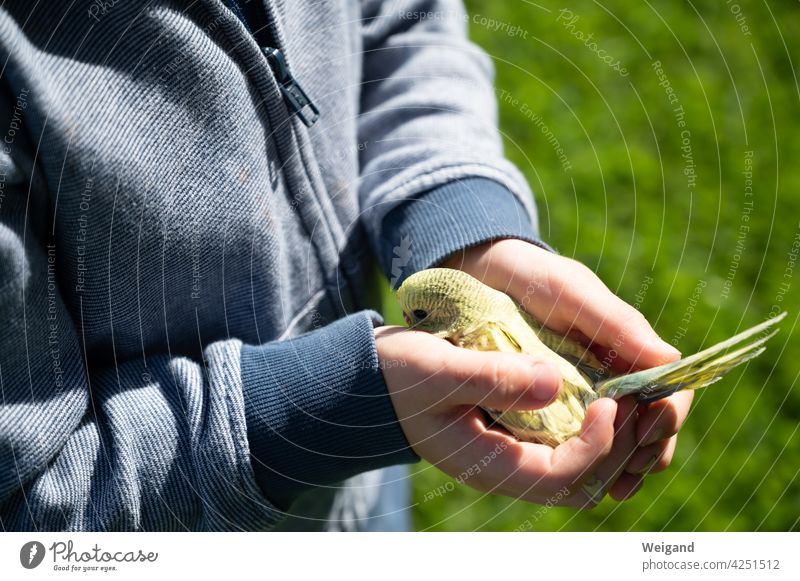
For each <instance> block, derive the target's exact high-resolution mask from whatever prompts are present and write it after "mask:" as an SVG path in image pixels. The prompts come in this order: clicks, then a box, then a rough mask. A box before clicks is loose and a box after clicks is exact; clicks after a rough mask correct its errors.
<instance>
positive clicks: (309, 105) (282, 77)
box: [223, 0, 319, 127]
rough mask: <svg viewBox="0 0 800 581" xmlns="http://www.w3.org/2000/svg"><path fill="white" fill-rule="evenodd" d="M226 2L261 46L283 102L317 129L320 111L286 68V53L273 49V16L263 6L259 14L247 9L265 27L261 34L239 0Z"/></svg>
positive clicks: (260, 29)
mask: <svg viewBox="0 0 800 581" xmlns="http://www.w3.org/2000/svg"><path fill="white" fill-rule="evenodd" d="M249 1H251V2H252V1H254V0H249ZM223 2H224V3H225V5H226V6H227V7H228V8H229V9H230V10H231V11H232V12H233V13H234V14H235V15H236V17H237V18H238V19H239V20H240V21H241V22H242V24H244V27H245V28H246V29H247V32H249V33H250V36H252V37H253V38H254V39H255V40H256V42H258V43H259V45H260V47H261V52H262V53H264V56H265V57H267V63H269V67H270V68H271V69H272V73H273V74H274V75H275V78H276V80H277V81H278V86H279V87H280V90H281V94H282V95H283V101H284V103H285V104H286V107H287V109H289V112H290V113H291V114H293V115H297V116H298V117H299V118H300V120H301V121H302V122H303V124H304V125H305V126H306V127H311V126H312V125H314V123H316V122H317V119H319V109H318V108H317V106H316V105H315V104H314V102H313V101H312V100H311V99H310V98H309V96H308V94H306V92H305V91H304V90H303V87H302V86H301V85H300V83H299V81H298V80H297V79H296V78H295V77H294V75H292V73H291V71H290V70H289V66H288V65H287V64H286V57H285V56H284V55H283V52H281V50H280V49H279V48H273V46H270V45H277V44H278V42H277V39H276V38H275V34H274V33H273V31H272V29H271V26H270V23H269V16H270V15H269V14H268V13H267V12H268V10H267V9H266V8H265V7H264V6H263V5H262V6H261V11H260V12H259V11H258V8H257V7H255V5H248V7H249V9H250V11H249V12H248V14H249V15H250V16H251V17H252V18H253V19H254V20H255V25H256V26H258V25H260V24H263V26H261V27H259V30H258V31H254V30H253V26H252V25H251V24H252V23H251V22H249V20H248V18H247V15H246V14H245V13H244V12H243V11H242V7H241V6H240V5H239V0H223Z"/></svg>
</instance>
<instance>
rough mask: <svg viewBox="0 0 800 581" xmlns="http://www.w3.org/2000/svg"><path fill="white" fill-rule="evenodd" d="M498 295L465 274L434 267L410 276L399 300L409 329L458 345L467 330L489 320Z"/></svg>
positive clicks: (401, 290) (403, 285) (399, 295)
mask: <svg viewBox="0 0 800 581" xmlns="http://www.w3.org/2000/svg"><path fill="white" fill-rule="evenodd" d="M496 294H497V291H495V290H494V289H492V288H490V287H488V286H486V285H484V284H483V283H482V282H480V281H479V280H477V279H475V278H473V277H471V276H470V275H468V274H466V273H465V272H461V271H460V270H452V269H449V268H431V269H428V270H423V271H420V272H417V273H416V274H412V275H411V276H409V277H408V278H407V279H406V280H405V282H403V284H402V286H401V287H400V288H399V289H398V291H397V300H398V301H399V302H400V307H401V308H402V309H403V317H404V318H405V320H406V323H408V325H409V327H412V328H414V329H417V330H420V331H426V332H428V333H433V334H434V335H437V336H439V337H442V338H444V339H448V340H450V341H452V342H455V343H457V342H458V337H459V336H460V335H462V334H463V333H464V332H465V331H467V330H468V329H472V328H474V327H475V326H476V325H479V324H480V323H481V322H483V321H486V320H487V318H488V313H489V311H490V309H491V308H492V305H493V304H494V303H495V302H496V297H495V295H496ZM506 298H507V297H506Z"/></svg>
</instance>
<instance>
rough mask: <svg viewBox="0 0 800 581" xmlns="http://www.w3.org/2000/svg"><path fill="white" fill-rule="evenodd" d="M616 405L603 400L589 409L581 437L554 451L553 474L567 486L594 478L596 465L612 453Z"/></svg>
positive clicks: (551, 462)
mask: <svg viewBox="0 0 800 581" xmlns="http://www.w3.org/2000/svg"><path fill="white" fill-rule="evenodd" d="M616 412H617V403H616V402H615V401H614V400H612V399H609V398H602V399H599V400H597V401H596V402H594V403H593V404H592V405H590V406H589V409H588V410H587V411H586V418H585V419H584V421H583V426H582V429H581V433H580V435H578V436H576V437H574V438H570V439H569V440H567V441H566V442H564V443H563V444H561V445H560V446H558V447H557V448H555V449H554V450H553V453H552V456H551V460H550V465H551V475H552V476H553V477H554V478H555V479H556V480H557V481H558V482H560V483H562V484H563V485H565V486H570V487H573V488H574V487H576V486H577V485H580V484H582V483H583V482H585V481H587V480H589V479H590V478H592V476H593V474H594V470H595V468H596V467H597V465H598V464H599V463H600V462H602V461H603V460H604V459H605V458H606V457H607V456H608V454H609V453H610V452H611V449H612V446H613V443H614V420H615V417H616Z"/></svg>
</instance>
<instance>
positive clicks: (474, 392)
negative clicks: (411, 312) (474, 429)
mask: <svg viewBox="0 0 800 581" xmlns="http://www.w3.org/2000/svg"><path fill="white" fill-rule="evenodd" d="M443 360H444V361H445V363H444V367H443V368H442V369H441V370H440V372H439V373H440V375H439V376H440V378H441V379H442V381H441V388H442V389H444V390H445V391H446V393H444V394H442V401H443V402H444V403H447V404H450V405H465V404H468V405H479V406H481V407H487V408H492V409H498V410H532V409H539V408H542V407H545V406H546V405H548V404H549V403H550V402H551V401H553V399H554V398H555V397H556V395H558V391H559V389H560V388H561V373H560V372H559V370H558V369H557V368H556V367H555V366H554V365H553V364H552V363H549V362H548V361H547V360H545V359H544V358H541V357H534V356H531V355H523V354H520V353H498V352H489V351H471V350H468V349H463V348H461V347H453V346H449V345H448V354H447V355H446V357H445V358H443Z"/></svg>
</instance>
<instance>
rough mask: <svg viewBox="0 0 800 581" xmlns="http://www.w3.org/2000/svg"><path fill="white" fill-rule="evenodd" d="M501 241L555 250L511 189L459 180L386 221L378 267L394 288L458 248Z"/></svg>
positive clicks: (405, 205) (398, 209)
mask: <svg viewBox="0 0 800 581" xmlns="http://www.w3.org/2000/svg"><path fill="white" fill-rule="evenodd" d="M501 238H519V239H521V240H526V241H528V242H531V243H532V244H536V245H537V246H541V247H542V248H545V249H547V250H550V251H553V249H552V248H550V247H549V246H548V245H547V244H545V243H544V242H542V241H541V240H540V239H539V235H538V232H537V229H536V227H535V225H534V224H533V223H532V222H531V218H530V216H529V215H528V213H527V212H526V211H525V208H524V207H523V206H522V204H521V203H520V202H519V201H518V200H517V198H516V196H515V195H514V194H513V193H512V192H511V191H509V190H508V189H507V188H505V187H504V186H502V185H501V184H499V183H498V182H495V181H493V180H490V179H487V178H469V179H463V180H459V181H455V182H451V183H448V184H445V185H443V186H440V187H438V188H434V189H433V190H430V191H428V192H426V193H425V194H423V195H421V196H419V197H418V198H415V199H413V200H408V201H406V202H404V203H403V204H401V205H399V206H398V207H396V208H395V209H393V210H392V211H391V212H389V213H388V214H387V215H386V216H385V217H384V219H383V223H382V232H381V257H380V258H381V265H382V267H383V269H384V272H386V275H387V277H388V278H389V280H390V282H391V285H392V288H397V287H399V286H400V284H402V282H403V281H404V280H405V279H406V278H407V277H409V276H411V275H412V274H414V273H415V272H418V271H420V270H424V269H426V268H430V267H432V266H434V265H435V264H438V263H439V262H441V261H442V260H443V259H445V258H447V257H448V256H450V255H451V254H453V253H455V252H458V251H459V250H464V249H465V248H470V247H472V246H476V245H478V244H482V243H484V242H488V241H490V240H498V239H501Z"/></svg>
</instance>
